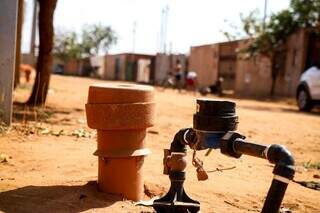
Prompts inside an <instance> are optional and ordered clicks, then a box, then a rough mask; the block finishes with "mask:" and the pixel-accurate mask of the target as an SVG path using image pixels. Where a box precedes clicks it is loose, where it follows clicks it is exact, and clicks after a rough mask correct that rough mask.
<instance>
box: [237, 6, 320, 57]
mask: <svg viewBox="0 0 320 213" xmlns="http://www.w3.org/2000/svg"><path fill="white" fill-rule="evenodd" d="M242 22H243V30H244V32H246V34H247V35H248V36H249V37H250V38H253V42H252V43H251V45H250V46H249V47H248V49H247V52H248V53H250V54H251V55H255V54H257V53H261V54H265V55H267V56H269V57H271V56H272V55H273V53H274V51H277V50H279V49H282V48H283V45H284V43H285V41H286V39H287V38H288V37H289V36H290V35H291V34H292V33H293V32H295V31H296V30H297V29H298V28H316V27H318V26H319V22H320V0H291V3H290V7H289V8H288V9H286V10H282V11H280V12H278V13H276V14H273V15H271V17H270V19H269V20H268V21H267V23H265V25H263V23H262V22H261V21H259V18H257V16H254V15H253V13H251V14H249V15H248V16H247V17H245V18H243V19H242Z"/></svg>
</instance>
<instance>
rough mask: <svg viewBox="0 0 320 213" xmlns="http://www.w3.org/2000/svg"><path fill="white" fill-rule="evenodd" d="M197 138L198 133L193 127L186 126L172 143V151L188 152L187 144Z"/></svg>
mask: <svg viewBox="0 0 320 213" xmlns="http://www.w3.org/2000/svg"><path fill="white" fill-rule="evenodd" d="M194 140H196V135H195V133H194V131H193V129H192V128H184V129H181V130H179V131H178V132H177V133H176V134H175V136H174V138H173V141H172V143H171V146H170V151H171V152H186V151H187V148H186V146H187V145H189V144H190V143H192V142H193V141H194Z"/></svg>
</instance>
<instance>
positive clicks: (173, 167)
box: [153, 99, 295, 213]
mask: <svg viewBox="0 0 320 213" xmlns="http://www.w3.org/2000/svg"><path fill="white" fill-rule="evenodd" d="M237 125H238V116H237V115H236V105H235V103H233V102H229V101H217V100H210V99H198V100H197V112H196V113H195V114H194V116H193V128H186V129H182V130H179V131H178V132H177V133H176V135H175V137H174V139H173V141H172V143H171V146H170V149H167V150H165V152H164V160H163V162H164V174H168V175H169V178H170V181H171V187H170V189H169V192H168V193H167V194H166V195H165V196H164V197H162V198H160V199H158V200H155V201H154V203H153V207H154V209H155V210H156V211H157V212H161V213H162V212H165V213H167V212H170V213H171V212H172V213H173V212H183V213H184V212H191V213H195V212H198V211H199V210H200V203H199V202H198V201H195V200H193V199H191V198H190V197H188V196H187V195H186V193H185V190H184V186H183V183H184V181H185V168H186V164H187V163H186V161H185V156H186V151H187V147H188V146H189V147H190V148H191V149H193V150H194V151H199V150H204V149H209V151H208V152H207V154H209V153H210V151H211V150H212V149H220V152H221V153H222V154H225V155H227V156H230V157H234V158H240V157H241V155H242V154H245V155H250V156H253V157H258V158H263V159H266V160H268V161H269V162H270V163H273V164H275V167H274V169H273V174H274V176H273V180H272V183H271V186H270V188H269V191H268V194H267V196H266V199H265V202H264V205H263V208H262V211H261V212H262V213H277V212H278V211H279V209H280V206H281V202H282V200H283V197H284V194H285V191H286V189H287V186H288V184H289V182H290V181H291V180H292V179H293V176H294V173H295V170H294V159H293V157H292V155H291V153H290V152H289V151H288V150H287V149H286V148H285V147H284V146H280V145H277V144H274V145H270V146H265V145H260V144H255V143H251V142H248V141H246V140H245V136H243V135H241V134H239V133H237V132H235V130H236V129H237ZM192 163H193V165H194V166H196V167H197V175H198V179H199V180H205V179H207V178H208V176H207V174H206V171H205V170H204V168H203V165H202V162H201V161H200V160H199V159H197V158H193V162H192Z"/></svg>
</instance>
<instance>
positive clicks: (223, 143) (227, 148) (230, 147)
mask: <svg viewBox="0 0 320 213" xmlns="http://www.w3.org/2000/svg"><path fill="white" fill-rule="evenodd" d="M239 138H240V139H245V136H243V135H240V134H239V133H237V132H227V133H226V134H225V135H224V136H223V137H222V138H221V140H220V152H221V153H222V154H224V155H227V156H229V157H234V158H240V157H241V155H242V153H240V152H236V151H235V150H234V143H235V141H236V139H239Z"/></svg>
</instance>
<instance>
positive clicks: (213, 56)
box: [189, 41, 240, 90]
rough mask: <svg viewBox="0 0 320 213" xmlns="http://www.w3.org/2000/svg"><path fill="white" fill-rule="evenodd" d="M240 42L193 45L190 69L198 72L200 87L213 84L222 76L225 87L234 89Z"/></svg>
mask: <svg viewBox="0 0 320 213" xmlns="http://www.w3.org/2000/svg"><path fill="white" fill-rule="evenodd" d="M239 42H240V41H230V42H222V43H216V44H208V45H202V46H193V47H191V51H190V57H189V70H192V71H195V72H196V73H197V75H198V83H199V86H200V87H203V86H209V85H212V84H214V83H215V82H216V81H217V79H218V78H220V77H222V78H223V79H224V81H223V87H224V89H227V90H233V89H234V87H235V73H236V64H237V63H236V62H237V50H238V46H239Z"/></svg>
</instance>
